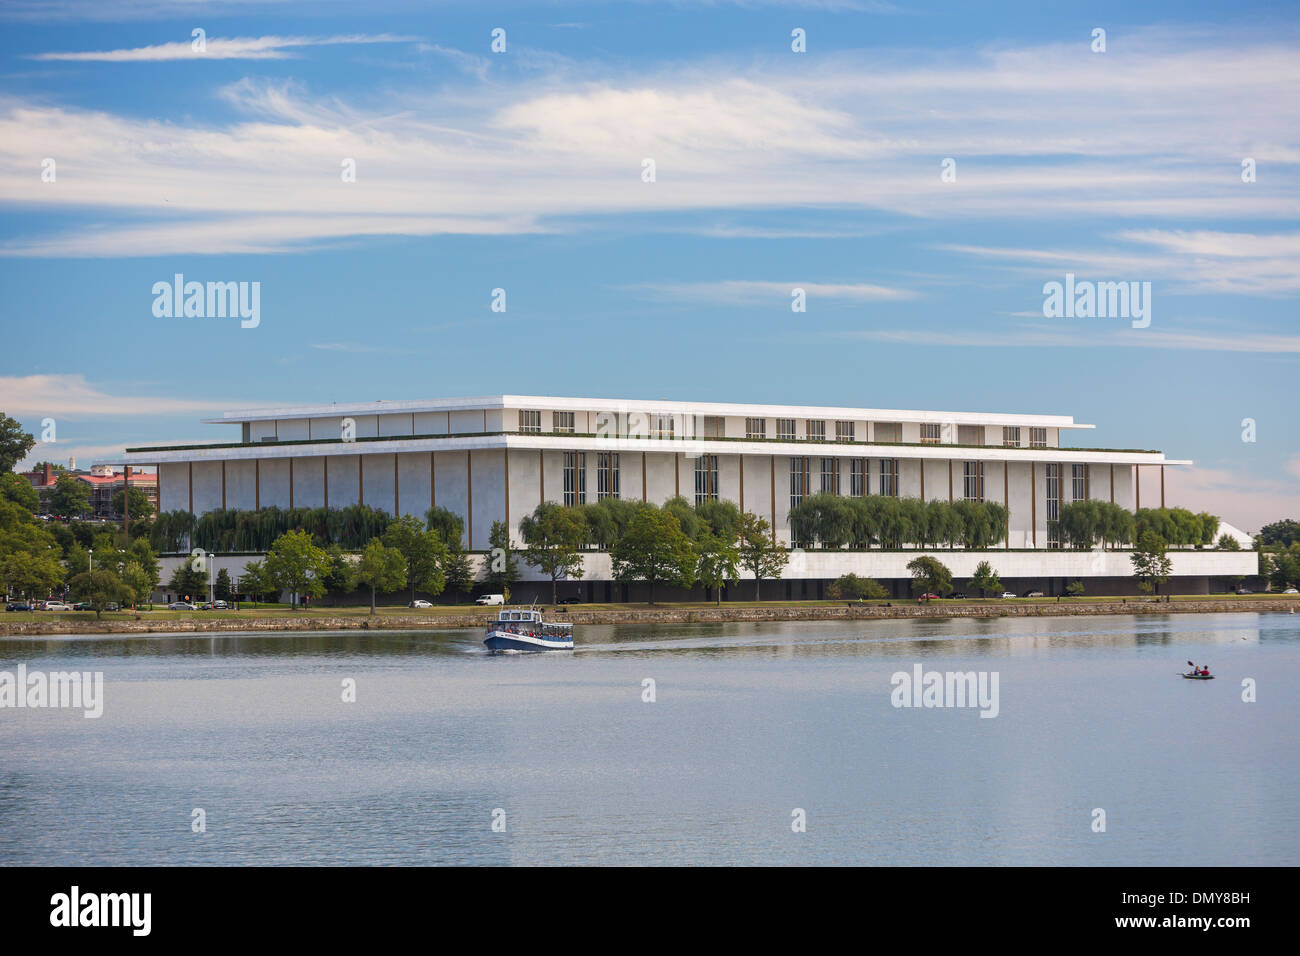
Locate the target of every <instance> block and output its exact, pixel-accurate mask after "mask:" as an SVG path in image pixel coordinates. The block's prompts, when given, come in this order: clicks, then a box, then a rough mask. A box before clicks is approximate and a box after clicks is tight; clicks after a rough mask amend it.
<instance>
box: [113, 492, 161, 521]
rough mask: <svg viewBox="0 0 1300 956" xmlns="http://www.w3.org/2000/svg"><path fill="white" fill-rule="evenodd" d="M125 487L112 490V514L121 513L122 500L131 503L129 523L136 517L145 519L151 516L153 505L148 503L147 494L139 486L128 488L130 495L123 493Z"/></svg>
mask: <svg viewBox="0 0 1300 956" xmlns="http://www.w3.org/2000/svg"><path fill="white" fill-rule="evenodd" d="M126 490H127V489H125V488H119V489H117V491H115V492H113V498H112V502H111V504H112V508H113V514H116V515H120V514H123V511H122V504H123V501H129V502H130V503H131V523H132V524H134V523H135V522H136V520H137V519H139V520H145V519H148V518H152V517H153V505H151V504H150V503H149V496H148V495H146V494H145V493H144V492H143V491H141V490H140V489H139V488H132V489H130V491H131V493H130V495H127V494H125V492H126Z"/></svg>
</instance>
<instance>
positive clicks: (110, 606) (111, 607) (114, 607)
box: [104, 601, 122, 611]
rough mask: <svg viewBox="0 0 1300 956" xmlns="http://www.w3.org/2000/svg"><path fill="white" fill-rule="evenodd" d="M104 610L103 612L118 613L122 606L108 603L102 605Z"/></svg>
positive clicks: (111, 602) (114, 602)
mask: <svg viewBox="0 0 1300 956" xmlns="http://www.w3.org/2000/svg"><path fill="white" fill-rule="evenodd" d="M104 610H105V611H120V610H122V605H120V604H118V603H117V602H116V601H109V602H108V603H107V604H105V605H104Z"/></svg>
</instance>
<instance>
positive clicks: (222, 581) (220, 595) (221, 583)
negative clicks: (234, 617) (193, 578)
mask: <svg viewBox="0 0 1300 956" xmlns="http://www.w3.org/2000/svg"><path fill="white" fill-rule="evenodd" d="M214 593H215V595H216V598H217V600H218V601H229V600H230V598H231V595H232V593H233V592H232V591H231V589H230V572H229V571H227V570H226V569H225V568H220V569H218V571H217V580H216V584H215V585H214Z"/></svg>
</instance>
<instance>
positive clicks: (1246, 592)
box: [1234, 588, 1255, 594]
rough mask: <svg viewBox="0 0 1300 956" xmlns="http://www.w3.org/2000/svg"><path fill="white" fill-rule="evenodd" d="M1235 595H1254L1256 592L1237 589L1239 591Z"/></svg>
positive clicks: (1247, 589)
mask: <svg viewBox="0 0 1300 956" xmlns="http://www.w3.org/2000/svg"><path fill="white" fill-rule="evenodd" d="M1234 593H1236V594H1254V593H1255V592H1254V591H1252V590H1251V589H1250V588H1237V590H1236V591H1235V592H1234Z"/></svg>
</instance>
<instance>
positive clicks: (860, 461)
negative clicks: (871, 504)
mask: <svg viewBox="0 0 1300 956" xmlns="http://www.w3.org/2000/svg"><path fill="white" fill-rule="evenodd" d="M869 482H870V478H869V477H868V475H867V459H865V458H854V459H853V460H852V464H851V467H850V471H849V494H850V495H851V496H852V497H854V498H863V497H866V496H867V495H869V494H870V493H871V489H870V487H868V485H869Z"/></svg>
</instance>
